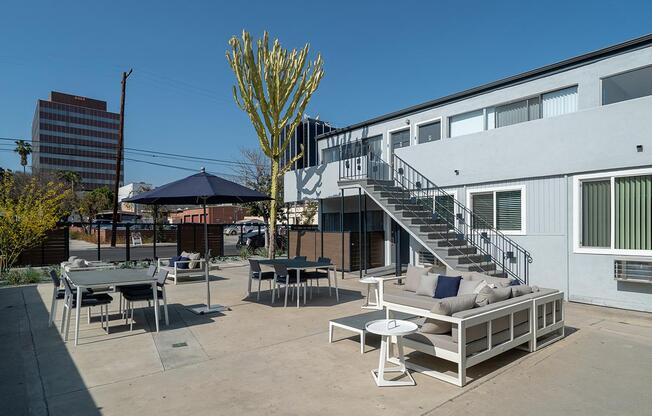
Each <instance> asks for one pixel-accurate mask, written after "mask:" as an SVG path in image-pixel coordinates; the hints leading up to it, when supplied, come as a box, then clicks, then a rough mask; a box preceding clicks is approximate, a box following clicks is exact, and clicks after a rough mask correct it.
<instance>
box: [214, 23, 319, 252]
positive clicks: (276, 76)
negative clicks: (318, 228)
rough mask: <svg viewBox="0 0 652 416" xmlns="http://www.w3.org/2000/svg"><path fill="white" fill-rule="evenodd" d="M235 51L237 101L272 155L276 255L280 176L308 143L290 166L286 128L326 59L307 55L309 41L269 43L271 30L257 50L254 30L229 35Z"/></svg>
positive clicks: (297, 116) (298, 115) (299, 113)
mask: <svg viewBox="0 0 652 416" xmlns="http://www.w3.org/2000/svg"><path fill="white" fill-rule="evenodd" d="M229 45H230V46H231V50H230V51H227V52H226V59H227V61H228V62H229V65H230V66H231V69H232V70H233V73H234V74H235V78H236V85H234V86H233V98H234V99H235V102H236V104H237V105H238V107H240V108H241V109H242V110H243V111H244V112H246V113H247V114H248V115H249V119H250V120H251V123H252V124H253V126H254V129H255V130H256V134H257V136H258V140H259V142H260V147H261V148H262V151H263V153H265V155H266V156H267V157H268V158H269V159H270V162H271V163H270V164H271V195H270V197H271V198H272V201H271V203H270V205H271V206H270V211H271V212H270V219H269V222H270V224H269V238H270V240H269V241H270V242H271V243H272V244H268V247H269V251H268V254H269V257H270V258H274V256H275V249H276V244H274V237H273V236H274V235H275V232H276V217H277V212H278V197H279V181H281V180H282V178H283V175H284V174H285V172H287V171H288V170H289V169H290V167H291V166H292V164H293V163H294V162H295V161H296V160H298V159H299V158H301V157H302V156H303V146H301V150H300V151H299V153H298V154H297V155H295V156H294V157H293V158H292V159H291V160H290V161H288V163H287V164H286V165H285V166H281V155H283V153H284V152H285V150H286V149H287V147H288V145H289V143H290V141H289V140H285V141H284V142H283V143H281V133H282V132H283V131H284V130H285V134H286V137H291V136H292V134H294V130H295V129H296V127H297V125H298V124H299V123H300V122H301V119H302V117H303V113H304V111H305V109H306V106H307V105H308V102H310V98H311V97H312V94H313V93H314V92H315V90H316V89H317V87H318V86H319V82H320V81H321V79H322V77H323V76H324V71H323V61H322V59H321V55H320V54H317V58H316V59H315V60H314V61H309V60H308V52H309V50H310V45H309V44H306V45H305V46H304V47H303V48H302V49H301V50H296V49H293V50H292V51H289V50H287V49H284V48H283V47H282V46H281V43H280V42H279V40H278V39H276V40H274V43H273V44H272V46H271V47H270V44H269V35H268V33H267V32H264V34H263V37H262V39H259V40H258V41H257V42H256V48H255V50H254V46H253V41H252V39H251V35H250V34H249V33H248V32H247V31H242V39H239V38H238V37H236V36H233V37H232V38H231V39H230V40H229Z"/></svg>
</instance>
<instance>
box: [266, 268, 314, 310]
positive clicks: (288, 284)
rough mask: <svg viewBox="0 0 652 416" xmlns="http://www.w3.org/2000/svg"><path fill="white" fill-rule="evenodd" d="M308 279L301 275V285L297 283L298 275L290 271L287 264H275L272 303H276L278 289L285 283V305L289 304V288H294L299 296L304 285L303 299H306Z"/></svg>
mask: <svg viewBox="0 0 652 416" xmlns="http://www.w3.org/2000/svg"><path fill="white" fill-rule="evenodd" d="M307 282H308V279H307V278H306V277H305V276H301V280H300V282H299V285H297V277H296V275H295V274H294V273H289V271H288V268H287V266H286V265H285V264H275V265H274V287H273V289H272V303H274V296H275V295H276V296H277V297H278V291H279V290H280V285H283V287H284V288H285V303H284V306H285V307H287V306H288V288H292V287H293V288H294V289H295V291H296V292H297V296H299V295H300V292H299V289H300V286H303V301H304V303H305V301H306V285H307ZM293 299H294V297H293Z"/></svg>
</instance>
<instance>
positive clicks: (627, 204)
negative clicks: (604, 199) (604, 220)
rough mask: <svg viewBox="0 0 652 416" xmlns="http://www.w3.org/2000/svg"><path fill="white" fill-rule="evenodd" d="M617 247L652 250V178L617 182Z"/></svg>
mask: <svg viewBox="0 0 652 416" xmlns="http://www.w3.org/2000/svg"><path fill="white" fill-rule="evenodd" d="M615 188H616V189H615V199H614V201H615V204H614V205H615V210H616V212H615V223H616V227H615V229H616V236H615V237H616V241H615V244H616V248H617V249H625V250H652V175H648V176H628V177H622V178H616V180H615Z"/></svg>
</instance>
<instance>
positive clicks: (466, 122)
mask: <svg viewBox="0 0 652 416" xmlns="http://www.w3.org/2000/svg"><path fill="white" fill-rule="evenodd" d="M483 130H484V112H483V110H475V111H469V112H468V113H464V114H458V115H456V116H452V117H451V118H450V137H456V136H462V135H464V134H471V133H477V132H479V131H483Z"/></svg>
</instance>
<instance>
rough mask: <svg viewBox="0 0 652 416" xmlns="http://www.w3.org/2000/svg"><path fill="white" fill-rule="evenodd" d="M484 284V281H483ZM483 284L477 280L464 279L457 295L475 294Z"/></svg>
mask: <svg viewBox="0 0 652 416" xmlns="http://www.w3.org/2000/svg"><path fill="white" fill-rule="evenodd" d="M483 282H484V280H483ZM480 283H482V282H478V281H477V280H469V279H464V278H463V279H462V280H461V281H460V288H459V289H458V291H457V295H458V296H459V295H470V294H473V293H475V292H474V291H475V288H476V287H478V285H480Z"/></svg>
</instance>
